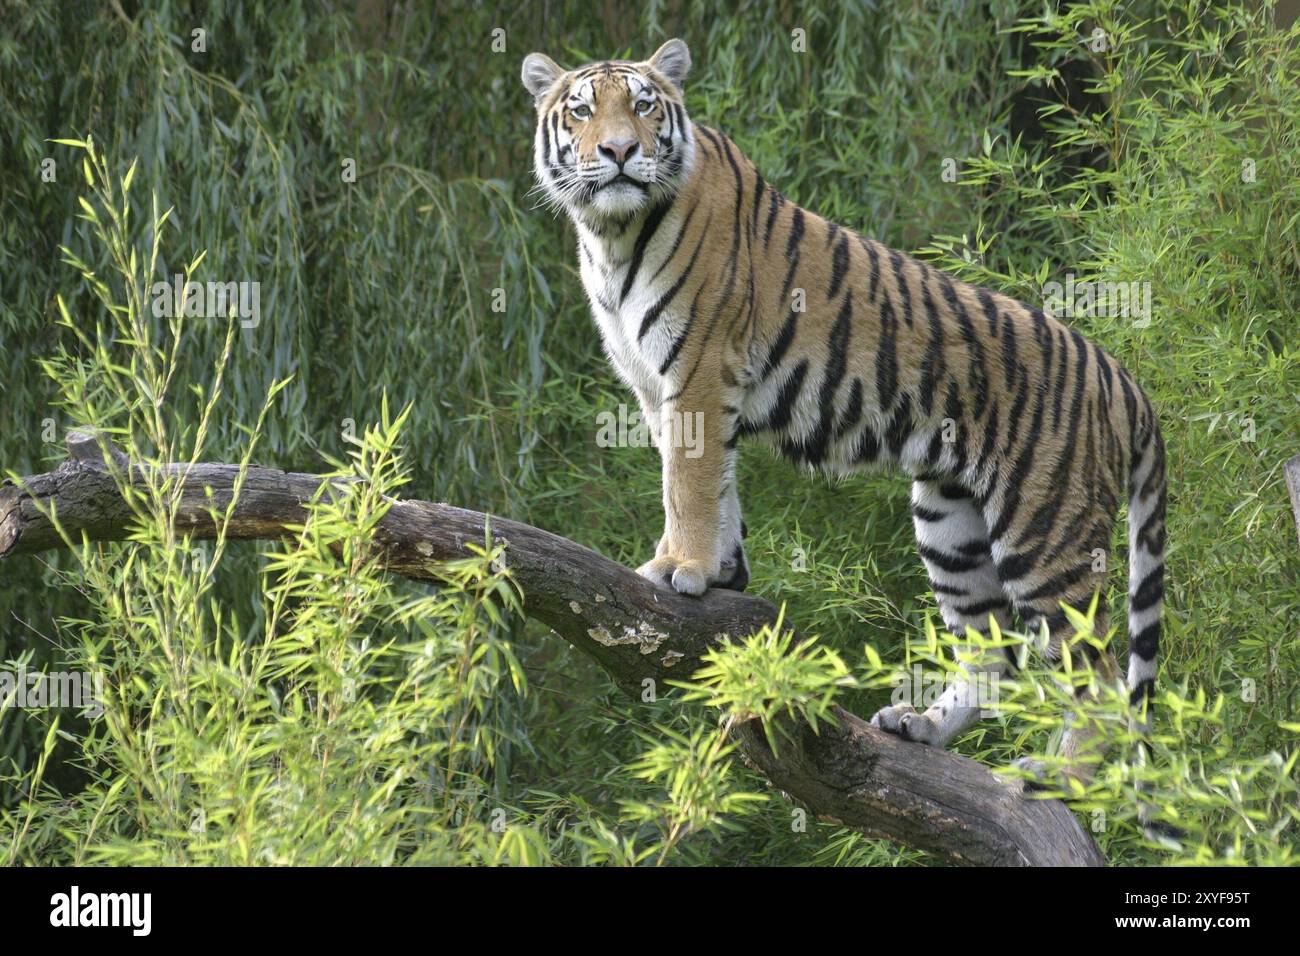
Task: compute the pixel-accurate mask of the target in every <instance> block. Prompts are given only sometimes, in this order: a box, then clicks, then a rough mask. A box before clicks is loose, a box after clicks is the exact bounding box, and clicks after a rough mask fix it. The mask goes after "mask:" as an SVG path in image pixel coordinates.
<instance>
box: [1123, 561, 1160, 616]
mask: <svg viewBox="0 0 1300 956" xmlns="http://www.w3.org/2000/svg"><path fill="white" fill-rule="evenodd" d="M1164 596H1165V566H1164V565H1163V564H1162V565H1160V566H1159V567H1157V568H1155V569H1154V570H1152V571H1151V572H1150V573H1149V574H1148V575H1147V576H1146V577H1145V578H1143V579H1142V583H1141V584H1139V585H1138V586H1137V588H1136V590H1134V591H1133V593H1132V594H1131V595H1129V599H1128V610H1129V613H1130V614H1134V613H1136V612H1139V611H1146V610H1148V609H1150V608H1152V607H1154V606H1155V605H1156V604H1157V603H1158V602H1159V601H1160V599H1161V598H1163V597H1164Z"/></svg>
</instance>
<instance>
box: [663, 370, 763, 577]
mask: <svg viewBox="0 0 1300 956" xmlns="http://www.w3.org/2000/svg"><path fill="white" fill-rule="evenodd" d="M707 371H708V370H702V371H701V373H700V375H699V376H698V379H697V381H699V382H701V383H704V382H714V383H716V382H717V381H718V376H716V375H715V376H712V377H711V376H709V375H708V374H707ZM728 399H729V396H728V395H726V394H724V390H723V389H722V388H720V387H718V386H717V385H716V384H714V385H712V386H706V385H700V386H697V387H694V388H687V389H686V390H684V391H683V393H682V394H681V395H679V396H675V397H674V398H672V399H669V400H668V401H665V402H664V403H663V405H661V406H660V409H659V443H658V444H659V453H660V457H661V459H662V462H663V503H664V533H663V536H662V537H661V538H660V539H659V544H658V547H657V548H656V555H655V558H654V559H653V560H652V561H648V562H647V563H645V564H643V565H642V566H641V567H640V568H638V569H637V573H638V574H640V575H642V576H643V577H646V578H649V579H650V580H651V581H654V582H656V583H660V584H665V585H667V586H669V587H672V588H673V590H675V591H677V592H679V593H681V594H691V595H700V594H703V593H704V591H705V590H706V589H707V588H708V587H709V586H710V585H714V586H723V587H741V586H743V584H744V583H747V581H748V573H749V572H748V564H747V563H746V561H745V557H744V549H743V547H742V546H741V543H740V541H741V536H742V530H743V523H742V520H741V515H740V499H739V495H738V493H737V491H736V482H735V461H736V449H735V446H734V442H733V441H731V438H732V436H733V435H734V434H735V426H736V421H735V419H736V412H735V411H734V409H735V408H737V407H739V401H738V399H737V400H735V401H730V400H728Z"/></svg>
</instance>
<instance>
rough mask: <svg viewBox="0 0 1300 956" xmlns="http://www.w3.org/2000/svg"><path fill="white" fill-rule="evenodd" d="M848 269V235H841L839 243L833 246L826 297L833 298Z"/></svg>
mask: <svg viewBox="0 0 1300 956" xmlns="http://www.w3.org/2000/svg"><path fill="white" fill-rule="evenodd" d="M848 271H849V237H848V236H841V237H840V241H839V243H838V244H837V245H836V246H835V254H834V255H833V256H832V257H831V286H830V289H828V290H827V292H826V298H828V299H833V298H835V294H836V293H837V292H839V291H840V286H841V285H842V284H843V283H844V276H845V274H846V273H847V272H848Z"/></svg>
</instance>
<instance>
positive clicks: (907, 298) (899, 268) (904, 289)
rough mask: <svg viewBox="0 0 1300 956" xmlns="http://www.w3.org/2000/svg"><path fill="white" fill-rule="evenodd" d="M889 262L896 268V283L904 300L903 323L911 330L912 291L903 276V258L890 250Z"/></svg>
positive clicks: (902, 304)
mask: <svg viewBox="0 0 1300 956" xmlns="http://www.w3.org/2000/svg"><path fill="white" fill-rule="evenodd" d="M889 261H890V264H891V265H893V267H894V282H895V283H896V284H897V285H898V297H899V298H900V299H901V300H902V302H901V303H900V304H901V306H902V312H903V321H904V322H905V323H907V327H908V328H909V329H910V328H911V327H912V290H911V289H910V288H908V285H907V277H906V276H905V275H904V274H903V272H904V262H903V257H902V256H901V255H900V254H899V253H897V252H895V251H893V250H890V253H889Z"/></svg>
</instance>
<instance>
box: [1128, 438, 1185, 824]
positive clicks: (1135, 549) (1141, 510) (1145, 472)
mask: <svg viewBox="0 0 1300 956" xmlns="http://www.w3.org/2000/svg"><path fill="white" fill-rule="evenodd" d="M1135 444H1136V453H1135V454H1134V456H1133V466H1132V472H1131V474H1130V479H1129V502H1128V540H1129V545H1128V549H1129V551H1128V567H1129V572H1128V575H1129V585H1128V634H1129V650H1128V692H1129V705H1130V707H1131V713H1132V717H1131V721H1132V727H1133V730H1134V731H1135V732H1136V733H1137V734H1138V735H1139V738H1140V739H1139V742H1138V745H1137V755H1136V757H1137V763H1138V765H1139V766H1141V765H1143V764H1145V763H1146V760H1147V743H1148V738H1149V736H1150V733H1151V710H1152V707H1153V705H1154V703H1155V684H1156V671H1157V670H1158V662H1157V657H1158V654H1159V651H1160V621H1161V612H1162V610H1163V608H1164V598H1165V444H1164V438H1163V437H1162V436H1161V434H1160V424H1159V422H1157V421H1156V419H1155V416H1154V414H1153V415H1152V416H1151V418H1150V427H1149V428H1148V429H1146V430H1145V434H1143V435H1140V436H1139V440H1138V441H1137V442H1136V443H1135ZM1141 790H1142V787H1141V784H1139V792H1141ZM1154 816H1155V811H1154V807H1153V806H1152V805H1151V804H1150V801H1149V800H1146V799H1141V800H1140V802H1139V806H1138V820H1139V822H1140V823H1141V824H1142V827H1143V829H1144V830H1145V831H1146V833H1147V836H1148V837H1150V838H1151V839H1158V838H1160V837H1165V838H1174V839H1176V838H1177V837H1178V835H1179V834H1178V831H1177V830H1175V829H1174V828H1172V827H1169V826H1168V825H1166V824H1163V823H1159V822H1157V821H1156V820H1155V819H1154Z"/></svg>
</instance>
